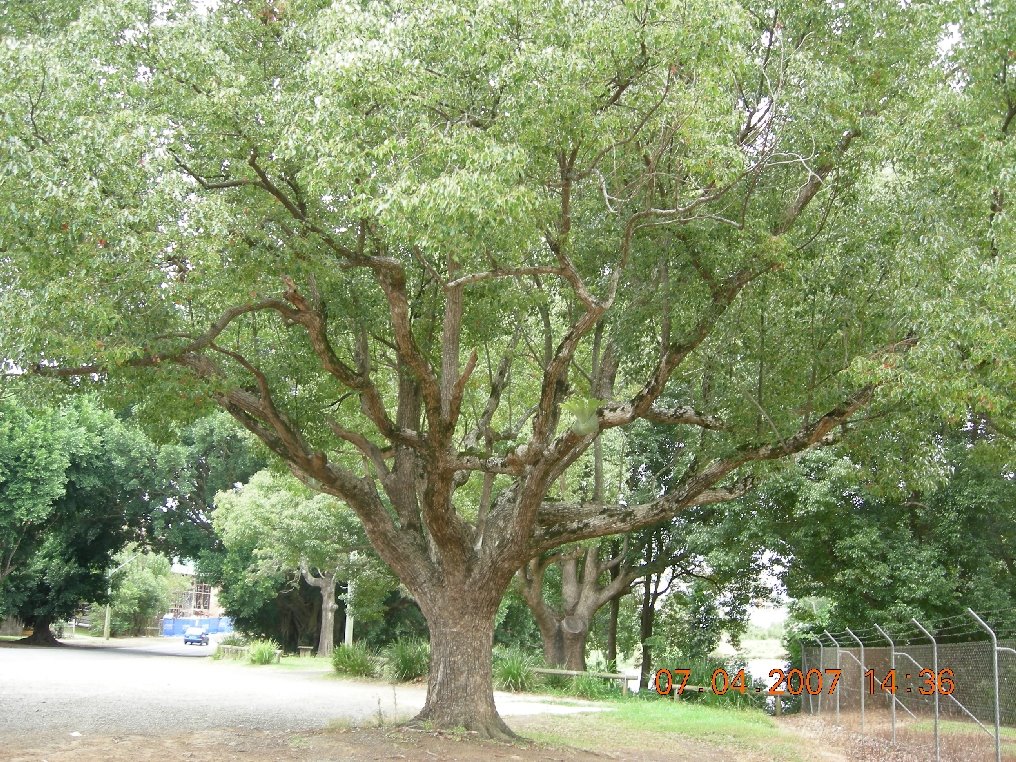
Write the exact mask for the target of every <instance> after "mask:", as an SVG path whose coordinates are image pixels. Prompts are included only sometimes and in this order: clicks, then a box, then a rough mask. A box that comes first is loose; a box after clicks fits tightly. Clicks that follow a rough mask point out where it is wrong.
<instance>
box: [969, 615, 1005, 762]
mask: <svg viewBox="0 0 1016 762" xmlns="http://www.w3.org/2000/svg"><path fill="white" fill-rule="evenodd" d="M967 613H968V614H970V616H972V617H973V618H974V620H975V621H976V622H977V623H978V624H979V625H981V627H983V628H984V630H985V632H987V633H988V635H990V636H991V668H992V675H993V676H994V678H995V760H996V762H1002V717H1001V712H1000V708H999V696H998V638H996V637H995V631H994V630H993V629H991V628H990V627H989V626H988V624H987V623H986V622H985V621H984V620H983V619H981V618H980V617H979V616H977V614H975V613H974V610H973V609H970V608H968V609H967Z"/></svg>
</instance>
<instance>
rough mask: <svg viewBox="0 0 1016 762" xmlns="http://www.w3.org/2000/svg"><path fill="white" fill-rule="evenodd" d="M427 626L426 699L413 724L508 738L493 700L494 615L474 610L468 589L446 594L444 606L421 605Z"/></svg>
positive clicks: (493, 612) (508, 733)
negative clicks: (428, 663)
mask: <svg viewBox="0 0 1016 762" xmlns="http://www.w3.org/2000/svg"><path fill="white" fill-rule="evenodd" d="M421 608H423V610H424V615H425V616H426V617H427V626H428V628H429V629H430V675H429V677H428V679H427V703H426V704H424V707H423V710H422V711H421V712H420V713H419V714H418V715H417V716H416V718H415V719H414V723H418V724H427V725H433V726H435V727H439V728H455V727H461V728H464V729H465V730H467V731H475V732H477V733H478V734H479V735H480V737H481V738H495V739H511V738H514V737H515V734H514V733H513V732H512V731H511V730H510V729H509V728H508V726H507V725H505V723H504V721H503V720H502V719H501V717H500V715H498V713H497V707H496V706H495V705H494V686H493V675H492V661H491V649H492V648H493V646H494V614H495V612H496V606H494V607H485V608H490V609H491V610H489V611H486V610H479V611H478V610H476V608H475V607H474V606H473V605H471V604H470V603H469V594H466V593H463V594H462V595H461V596H448V597H446V598H444V601H443V605H439V606H427V605H423V604H421Z"/></svg>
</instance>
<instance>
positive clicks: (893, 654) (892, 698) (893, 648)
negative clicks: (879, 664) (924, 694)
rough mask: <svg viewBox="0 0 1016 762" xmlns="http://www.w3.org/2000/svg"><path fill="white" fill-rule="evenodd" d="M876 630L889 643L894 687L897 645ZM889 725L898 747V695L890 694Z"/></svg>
mask: <svg viewBox="0 0 1016 762" xmlns="http://www.w3.org/2000/svg"><path fill="white" fill-rule="evenodd" d="M875 629H876V630H878V631H879V632H880V633H881V634H882V637H883V638H885V639H886V640H888V641H889V673H890V674H892V675H893V676H894V677H893V685H896V679H895V675H896V644H895V643H893V639H892V638H890V637H889V633H887V632H886V631H885V630H883V629H882V628H881V627H879V626H878V625H877V624H876V625H875ZM889 723H890V725H891V726H892V734H893V746H895V745H896V693H895V692H894V693H890V694H889Z"/></svg>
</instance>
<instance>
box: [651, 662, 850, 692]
mask: <svg viewBox="0 0 1016 762" xmlns="http://www.w3.org/2000/svg"><path fill="white" fill-rule="evenodd" d="M842 672H843V670H840V669H826V670H819V669H809V670H808V671H807V673H805V672H802V671H801V670H799V669H797V668H794V669H791V670H788V671H784V670H782V669H774V670H770V672H769V678H770V679H772V680H775V682H774V683H773V684H772V685H770V686H769V689H768V690H767V691H766V694H767V695H769V696H783V695H786V694H790V695H791V696H800V695H801V693H803V692H807V693H809V694H810V695H812V696H817V695H818V694H820V693H822V692H823V690H825V691H826V692H827V693H830V694H831V693H833V691H835V690H836V685H837V683H839V681H840V675H841V674H842ZM675 675H676V676H677V678H678V679H675ZM690 678H691V670H690V669H673V670H670V669H661V670H658V671H657V672H656V692H657V693H659V694H660V695H661V696H669V695H670V694H671V693H672V692H676V694H677V695H678V696H680V695H681V694H682V693H684V692H685V691H686V690H688V691H697V692H698V693H704V692H705V691H706V690H707V688H706V687H705V686H689V685H688V680H689V679H690ZM780 686H785V687H786V690H783V689H782V688H781V687H780ZM708 690H710V691H712V693H714V694H716V695H717V696H723V695H724V694H726V693H727V692H728V691H736V692H738V693H747V692H748V691H750V690H751V686H750V684H749V682H748V679H747V677H746V676H745V673H744V670H743V669H739V670H737V672H735V673H734V674H733V675H731V674H730V673H728V672H727V670H725V669H723V668H720V669H716V670H713V675H712V678H711V679H710V681H709V687H708ZM754 692H755V693H762V688H761V687H756V688H755V689H754Z"/></svg>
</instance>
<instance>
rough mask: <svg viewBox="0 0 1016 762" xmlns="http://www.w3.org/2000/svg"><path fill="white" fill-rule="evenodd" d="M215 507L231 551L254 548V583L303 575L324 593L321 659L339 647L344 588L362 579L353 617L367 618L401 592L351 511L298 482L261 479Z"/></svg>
mask: <svg viewBox="0 0 1016 762" xmlns="http://www.w3.org/2000/svg"><path fill="white" fill-rule="evenodd" d="M215 503H216V511H215V513H214V515H213V519H212V521H213V524H214V526H215V530H216V532H217V533H218V535H219V537H220V538H221V539H222V542H223V544H224V545H225V546H226V547H227V549H228V548H230V547H231V546H248V547H249V546H253V548H254V561H253V563H252V564H251V565H250V567H248V576H249V577H252V578H255V579H262V580H264V579H266V578H271V577H275V576H276V575H278V574H280V573H282V574H292V575H299V576H301V577H302V578H303V580H304V581H305V582H306V583H307V584H308V585H311V586H312V587H315V588H317V589H318V590H319V591H320V593H321V627H320V632H319V635H318V655H319V656H327V655H329V654H331V652H332V648H333V646H334V632H335V610H336V608H337V605H336V602H335V593H336V587H337V585H338V583H339V582H341V581H346V582H347V583H348V582H350V581H352V580H354V579H355V580H357V584H356V585H355V586H354V587H355V588H356V589H362V590H363V591H364V592H365V593H366V595H362V594H361V595H355V594H354V595H353V596H350V597H352V598H353V600H352V601H350V600H347V602H346V603H347V606H346V609H347V616H349V615H350V612H351V611H357V610H358V609H359V612H360V613H361V615H366V616H368V617H369V616H370V615H371V614H375V615H377V614H379V613H380V606H381V601H382V600H383V598H384V595H383V594H381V592H383V593H385V594H386V593H387V592H388V591H389V590H391V589H392V588H394V587H395V586H396V584H397V583H396V581H395V579H394V578H393V577H392V576H391V574H390V572H388V571H387V568H386V567H384V566H383V564H381V563H380V561H379V560H378V559H377V558H376V556H375V554H374V553H373V551H371V550H370V545H369V544H368V542H367V540H366V537H365V536H364V534H363V529H362V526H361V525H360V522H359V520H358V519H357V518H356V516H355V515H354V514H353V513H352V511H350V510H349V509H348V508H347V507H346V506H345V504H344V503H343V502H342V501H340V500H337V499H336V498H334V497H331V496H328V495H323V494H314V493H313V492H311V491H310V490H309V489H307V488H306V487H304V486H303V485H302V484H300V483H299V482H298V481H297V480H296V479H294V478H292V477H288V476H281V475H276V474H272V473H270V472H268V471H259V472H258V473H256V474H254V476H253V477H251V480H250V481H249V482H248V483H247V484H245V485H243V486H241V487H238V488H236V489H234V490H230V491H226V492H220V493H219V494H218V495H216V498H215ZM350 604H352V605H350ZM358 604H359V605H358ZM373 608H376V611H372V610H371V609H373Z"/></svg>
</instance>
